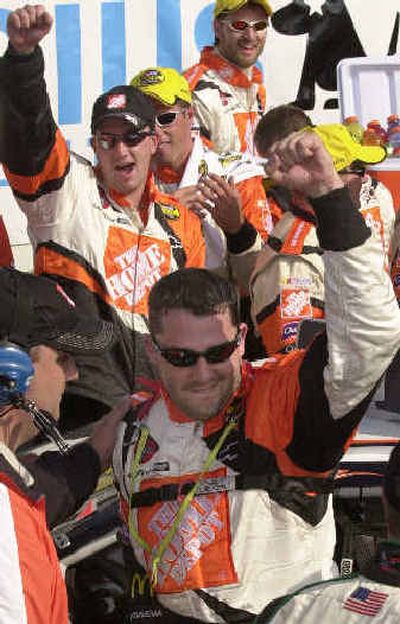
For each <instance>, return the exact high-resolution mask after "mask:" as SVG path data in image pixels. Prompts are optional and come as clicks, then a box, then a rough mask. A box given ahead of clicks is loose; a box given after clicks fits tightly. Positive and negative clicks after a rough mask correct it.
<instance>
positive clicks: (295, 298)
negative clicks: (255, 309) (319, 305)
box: [281, 288, 312, 319]
mask: <svg viewBox="0 0 400 624" xmlns="http://www.w3.org/2000/svg"><path fill="white" fill-rule="evenodd" d="M281 317H282V318H299V319H301V318H312V307H311V297H310V291H309V290H306V289H304V288H282V289H281Z"/></svg>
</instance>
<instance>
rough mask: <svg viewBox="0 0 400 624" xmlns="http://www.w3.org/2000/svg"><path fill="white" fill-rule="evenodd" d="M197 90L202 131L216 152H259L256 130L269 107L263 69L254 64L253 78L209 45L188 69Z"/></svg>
mask: <svg viewBox="0 0 400 624" xmlns="http://www.w3.org/2000/svg"><path fill="white" fill-rule="evenodd" d="M184 75H185V78H186V79H187V81H188V83H189V87H190V89H191V91H192V93H193V108H194V111H195V116H196V119H197V121H198V123H199V126H200V134H201V136H202V137H204V138H205V139H206V140H207V141H210V142H211V147H212V148H213V149H214V150H215V151H216V152H249V153H250V154H253V155H254V154H255V147H254V141H253V137H254V132H255V129H256V126H257V123H258V121H259V119H260V117H261V116H262V114H263V113H264V109H265V87H264V85H263V84H262V73H261V71H260V70H259V69H258V68H257V67H253V68H252V71H251V76H250V78H249V77H248V76H247V75H246V74H245V73H244V72H243V71H241V70H240V69H239V68H238V67H237V66H236V65H233V64H232V63H230V62H229V61H227V60H226V59H225V58H224V57H223V56H221V55H220V54H219V53H218V52H217V50H216V49H215V48H213V47H209V46H207V47H205V48H204V49H203V50H202V52H201V56H200V62H199V63H198V64H197V65H193V67H190V68H189V69H187V70H186V71H185V72H184Z"/></svg>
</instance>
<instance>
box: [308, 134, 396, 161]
mask: <svg viewBox="0 0 400 624" xmlns="http://www.w3.org/2000/svg"><path fill="white" fill-rule="evenodd" d="M304 131H305V132H315V134H318V136H319V137H321V139H322V141H323V142H324V145H325V147H326V149H327V150H328V152H329V153H330V155H331V156H332V160H333V162H334V165H335V168H336V171H341V170H342V169H345V168H346V167H348V166H349V165H351V164H352V163H353V162H354V161H356V160H358V161H360V162H361V163H364V164H368V165H376V164H377V163H380V162H382V161H383V160H385V158H386V155H387V154H386V149H385V148H384V147H380V146H370V145H361V144H360V143H357V142H356V141H354V140H353V138H352V136H351V134H350V132H349V131H348V130H347V128H345V126H343V125H342V124H326V125H321V126H315V127H314V128H304Z"/></svg>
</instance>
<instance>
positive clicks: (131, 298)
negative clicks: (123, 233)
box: [106, 243, 165, 306]
mask: <svg viewBox="0 0 400 624" xmlns="http://www.w3.org/2000/svg"><path fill="white" fill-rule="evenodd" d="M164 261H165V256H164V255H163V253H162V252H161V250H160V248H159V247H158V245H157V244H156V243H153V244H152V245H150V247H147V249H144V250H140V249H138V246H137V245H134V246H133V247H131V248H130V249H128V251H126V252H125V253H124V254H122V255H120V256H117V257H116V258H115V259H114V262H115V264H117V265H118V266H119V267H120V268H121V271H119V272H118V273H114V275H111V276H110V277H108V278H107V280H106V281H107V286H108V290H109V293H110V295H111V297H112V298H113V299H114V301H116V300H118V299H120V298H121V297H125V301H126V303H127V304H128V305H129V306H134V305H136V304H137V303H139V301H141V299H143V298H144V296H145V295H146V294H147V293H148V292H149V291H150V290H151V288H152V286H153V285H154V284H155V283H156V282H158V281H159V280H160V279H161V277H162V273H161V266H162V264H163V262H164ZM135 282H136V283H135Z"/></svg>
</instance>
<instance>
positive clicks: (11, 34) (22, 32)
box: [7, 4, 53, 54]
mask: <svg viewBox="0 0 400 624" xmlns="http://www.w3.org/2000/svg"><path fill="white" fill-rule="evenodd" d="M52 24H53V18H52V16H51V15H50V13H49V12H48V11H46V9H45V7H44V6H43V5H41V4H36V5H33V6H31V5H25V6H24V7H22V8H20V9H16V10H15V11H13V12H12V13H10V15H9V16H8V19H7V34H8V38H9V41H10V44H11V45H12V47H13V48H14V50H16V51H17V52H19V53H20V54H30V53H31V52H33V50H34V49H35V47H36V46H37V44H38V43H39V42H40V41H41V40H42V39H43V37H45V36H46V35H47V33H48V32H50V30H51V26H52Z"/></svg>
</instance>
